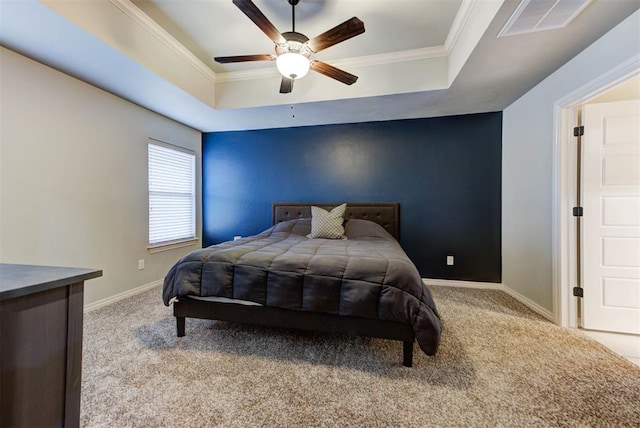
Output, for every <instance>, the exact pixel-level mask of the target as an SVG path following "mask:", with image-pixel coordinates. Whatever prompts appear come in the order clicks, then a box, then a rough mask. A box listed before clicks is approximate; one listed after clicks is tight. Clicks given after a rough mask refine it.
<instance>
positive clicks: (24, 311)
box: [0, 264, 102, 428]
mask: <svg viewBox="0 0 640 428" xmlns="http://www.w3.org/2000/svg"><path fill="white" fill-rule="evenodd" d="M99 276H102V271H101V270H93V269H77V268H63V267H50V266H29V265H12V264H0V427H3V428H4V427H14V426H26V427H56V426H57V427H62V426H64V427H77V426H79V424H80V392H81V391H80V382H81V375H82V372H81V369H82V312H83V293H84V281H85V280H88V279H91V278H97V277H99Z"/></svg>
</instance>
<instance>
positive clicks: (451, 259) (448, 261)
mask: <svg viewBox="0 0 640 428" xmlns="http://www.w3.org/2000/svg"><path fill="white" fill-rule="evenodd" d="M447 266H453V256H447Z"/></svg>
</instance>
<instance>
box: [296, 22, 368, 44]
mask: <svg viewBox="0 0 640 428" xmlns="http://www.w3.org/2000/svg"><path fill="white" fill-rule="evenodd" d="M362 33H364V23H363V22H362V21H360V20H359V19H358V18H356V17H355V16H354V17H353V18H351V19H349V20H348V21H345V22H343V23H342V24H340V25H337V26H335V27H333V28H332V29H330V30H328V31H325V32H324V33H322V34H320V35H319V36H316V37H314V38H313V39H311V40H309V42H308V43H309V47H310V48H311V50H312V51H314V52H320V51H321V50H323V49H326V48H328V47H331V46H333V45H335V44H338V43H340V42H344V41H345V40H347V39H350V38H352V37H355V36H357V35H358V34H362Z"/></svg>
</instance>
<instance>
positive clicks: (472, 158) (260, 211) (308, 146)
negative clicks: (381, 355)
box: [202, 112, 502, 282]
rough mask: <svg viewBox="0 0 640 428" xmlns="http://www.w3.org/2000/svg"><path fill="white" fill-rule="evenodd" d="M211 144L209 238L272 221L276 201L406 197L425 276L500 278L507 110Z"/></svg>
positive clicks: (216, 135) (409, 235)
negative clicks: (450, 263) (448, 262)
mask: <svg viewBox="0 0 640 428" xmlns="http://www.w3.org/2000/svg"><path fill="white" fill-rule="evenodd" d="M202 144H203V147H202V163H203V165H202V171H203V172H202V174H203V180H202V181H203V237H204V238H203V239H204V245H205V246H208V245H212V244H216V243H219V242H222V241H226V240H230V239H232V238H233V236H234V235H242V236H248V235H253V234H256V233H259V232H261V231H262V230H264V229H267V228H268V227H270V226H271V203H272V202H274V201H287V202H293V201H306V202H323V201H325V202H342V201H352V202H369V201H382V202H399V203H400V225H401V229H400V238H401V244H402V246H403V248H404V249H405V251H406V252H407V254H408V255H409V257H410V258H411V259H412V260H413V262H414V263H415V264H416V266H417V267H418V270H419V271H420V273H421V275H422V276H423V277H428V278H441V279H457V280H468V281H481V282H500V281H501V247H500V246H501V242H500V240H501V229H500V228H501V155H502V113H501V112H496V113H482V114H473V115H461V116H450V117H441V118H429V119H411V120H396V121H388V122H369V123H357V124H343V125H325V126H312V127H297V128H280V129H268V130H256V131H236V132H212V133H206V134H203V142H202ZM447 255H454V256H455V264H454V265H453V266H446V263H445V262H446V256H447Z"/></svg>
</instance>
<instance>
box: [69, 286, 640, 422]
mask: <svg viewBox="0 0 640 428" xmlns="http://www.w3.org/2000/svg"><path fill="white" fill-rule="evenodd" d="M432 289H433V292H434V297H435V299H436V302H437V304H438V308H439V310H440V312H441V315H442V318H443V322H444V331H443V334H442V342H441V345H440V349H439V351H438V354H437V355H436V356H435V357H427V356H426V355H424V354H422V352H421V351H420V350H419V348H418V347H417V345H416V346H415V351H414V367H413V368H406V367H403V366H402V364H401V360H402V344H401V343H400V342H395V341H388V340H381V339H367V338H348V337H343V336H333V335H325V334H314V333H300V332H295V331H289V330H277V329H267V328H257V327H251V326H244V325H238V324H230V323H224V322H215V321H200V320H189V319H188V320H187V335H186V337H184V338H180V339H178V338H177V337H176V333H175V321H174V318H173V316H172V315H171V308H167V307H165V306H163V305H162V303H161V298H160V289H154V290H150V291H148V292H146V293H143V294H140V295H137V296H134V297H131V298H129V299H126V300H124V301H121V302H118V303H116V304H114V305H111V306H109V307H105V308H102V309H99V310H96V311H93V312H90V313H89V314H87V315H86V316H85V327H84V328H85V330H84V360H83V380H82V382H83V384H82V419H81V422H82V425H83V426H87V427H94V426H103V427H127V426H132V427H158V426H175V427H183V426H184V427H208V426H242V427H246V426H277V427H280V426H296V427H297V426H341V427H342V426H367V427H378V426H379V427H386V426H441V427H449V426H453V427H497V426H501V427H529V426H550V427H556V426H566V427H587V426H588V427H600V426H602V427H622V426H629V427H639V426H640V368H638V367H637V366H634V365H633V364H631V363H630V362H628V361H627V360H625V359H624V358H622V357H619V356H617V355H616V354H614V353H612V352H611V351H609V350H608V349H607V348H605V347H604V346H602V345H600V344H599V343H597V342H595V341H593V340H591V339H588V338H586V337H583V336H582V335H581V334H580V333H578V332H574V331H570V330H566V329H562V328H559V327H557V326H555V325H553V324H551V323H549V322H548V321H545V320H544V319H542V318H541V317H539V316H538V315H536V314H535V313H533V312H531V311H530V310H528V309H527V308H526V307H524V306H522V305H521V304H520V303H518V302H517V301H515V300H514V299H512V298H511V297H509V296H508V295H506V294H505V293H502V292H499V291H490V290H474V289H460V288H449V287H433V288H432Z"/></svg>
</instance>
